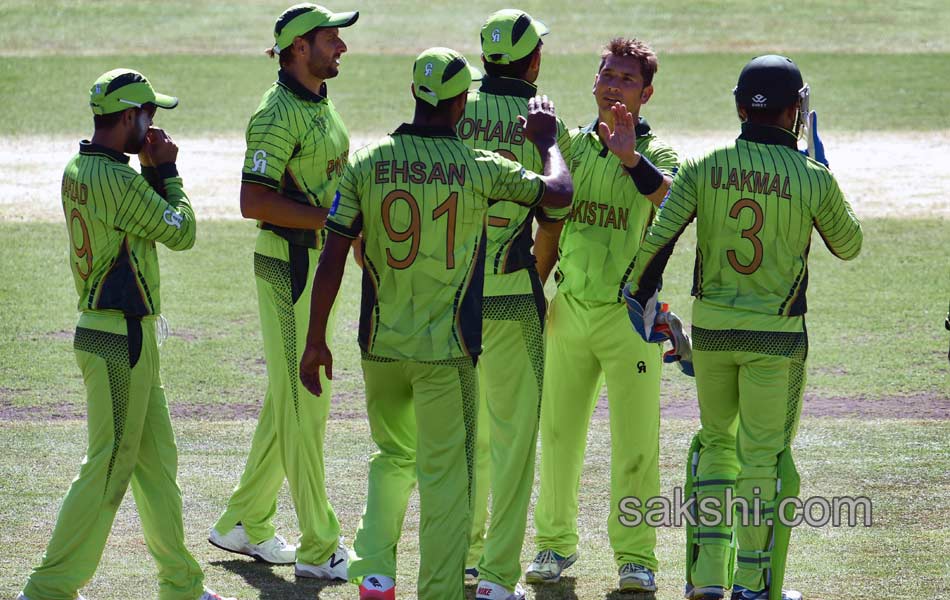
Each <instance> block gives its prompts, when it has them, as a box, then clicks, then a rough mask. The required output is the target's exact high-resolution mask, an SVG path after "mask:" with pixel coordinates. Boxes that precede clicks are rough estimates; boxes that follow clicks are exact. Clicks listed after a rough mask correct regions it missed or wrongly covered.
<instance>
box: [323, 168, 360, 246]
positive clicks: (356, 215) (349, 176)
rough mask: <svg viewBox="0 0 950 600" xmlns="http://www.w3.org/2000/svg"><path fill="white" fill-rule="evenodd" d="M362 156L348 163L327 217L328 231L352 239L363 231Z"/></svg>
mask: <svg viewBox="0 0 950 600" xmlns="http://www.w3.org/2000/svg"><path fill="white" fill-rule="evenodd" d="M361 156H362V154H361V153H358V154H356V155H354V156H353V158H352V159H351V160H350V161H349V162H348V163H347V165H346V168H345V169H344V171H343V178H342V179H341V180H340V187H339V188H337V192H336V197H335V198H334V199H333V205H332V206H331V207H330V214H329V216H328V217H327V225H326V227H327V229H329V230H330V231H332V232H334V233H337V234H339V235H342V236H344V237H348V238H350V239H353V238H356V237H357V236H358V235H359V234H360V231H362V229H363V211H362V205H361V198H360V173H361V170H362V165H363V161H362V160H361Z"/></svg>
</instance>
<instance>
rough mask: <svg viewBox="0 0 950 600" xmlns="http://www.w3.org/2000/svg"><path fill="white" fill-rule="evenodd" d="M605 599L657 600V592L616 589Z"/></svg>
mask: <svg viewBox="0 0 950 600" xmlns="http://www.w3.org/2000/svg"><path fill="white" fill-rule="evenodd" d="M604 600H656V592H621V591H620V590H614V591H612V592H610V593H609V594H607V595H606V596H604Z"/></svg>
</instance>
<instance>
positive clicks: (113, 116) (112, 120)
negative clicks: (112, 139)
mask: <svg viewBox="0 0 950 600" xmlns="http://www.w3.org/2000/svg"><path fill="white" fill-rule="evenodd" d="M125 110H131V109H128V108H127V109H125ZM125 110H120V111H119V112H114V113H109V114H107V115H92V122H93V124H94V125H95V127H96V129H112V128H113V127H115V126H116V125H118V124H119V122H120V121H121V120H122V115H123V114H125Z"/></svg>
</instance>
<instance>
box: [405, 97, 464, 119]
mask: <svg viewBox="0 0 950 600" xmlns="http://www.w3.org/2000/svg"><path fill="white" fill-rule="evenodd" d="M466 94H468V90H466V91H464V92H462V93H461V94H458V95H456V96H452V97H451V98H446V99H445V100H439V103H438V104H436V105H435V106H432V105H431V104H429V103H428V102H426V101H425V100H423V99H422V98H415V100H416V114H417V115H419V116H421V117H425V118H431V117H435V116H438V115H442V114H445V113H446V112H448V110H449V106H450V105H451V104H452V103H453V102H455V101H456V100H457V99H458V97H459V96H464V95H466Z"/></svg>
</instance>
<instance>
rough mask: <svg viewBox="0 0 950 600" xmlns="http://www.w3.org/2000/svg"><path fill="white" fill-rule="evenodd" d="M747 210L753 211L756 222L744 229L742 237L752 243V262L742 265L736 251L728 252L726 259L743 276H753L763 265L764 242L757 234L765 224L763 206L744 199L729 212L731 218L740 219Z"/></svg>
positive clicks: (741, 233) (750, 199)
mask: <svg viewBox="0 0 950 600" xmlns="http://www.w3.org/2000/svg"><path fill="white" fill-rule="evenodd" d="M746 208H748V209H751V210H752V216H753V217H754V220H753V221H752V226H751V227H749V228H748V229H743V230H742V231H741V232H740V235H742V237H744V238H745V239H747V240H749V241H750V242H752V250H753V253H752V261H751V262H750V263H749V264H747V265H744V264H742V263H740V262H739V259H738V257H736V251H735V250H728V251H727V252H726V258H728V259H729V264H730V265H732V268H733V269H735V270H736V271H738V272H739V273H742V274H743V275H751V274H752V273H755V271H756V269H758V268H759V267H760V266H761V265H762V240H760V239H759V238H757V237H756V235H755V234H757V233H759V231H761V230H762V225H764V224H765V214H764V213H763V212H762V206H761V205H760V204H759V203H758V202H756V201H755V200H753V199H752V198H743V199H741V200H739V201H738V202H736V203H735V205H733V207H732V210H730V211H729V216H730V217H732V218H733V219H738V218H739V215H740V214H741V213H742V211H743V209H746Z"/></svg>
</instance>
